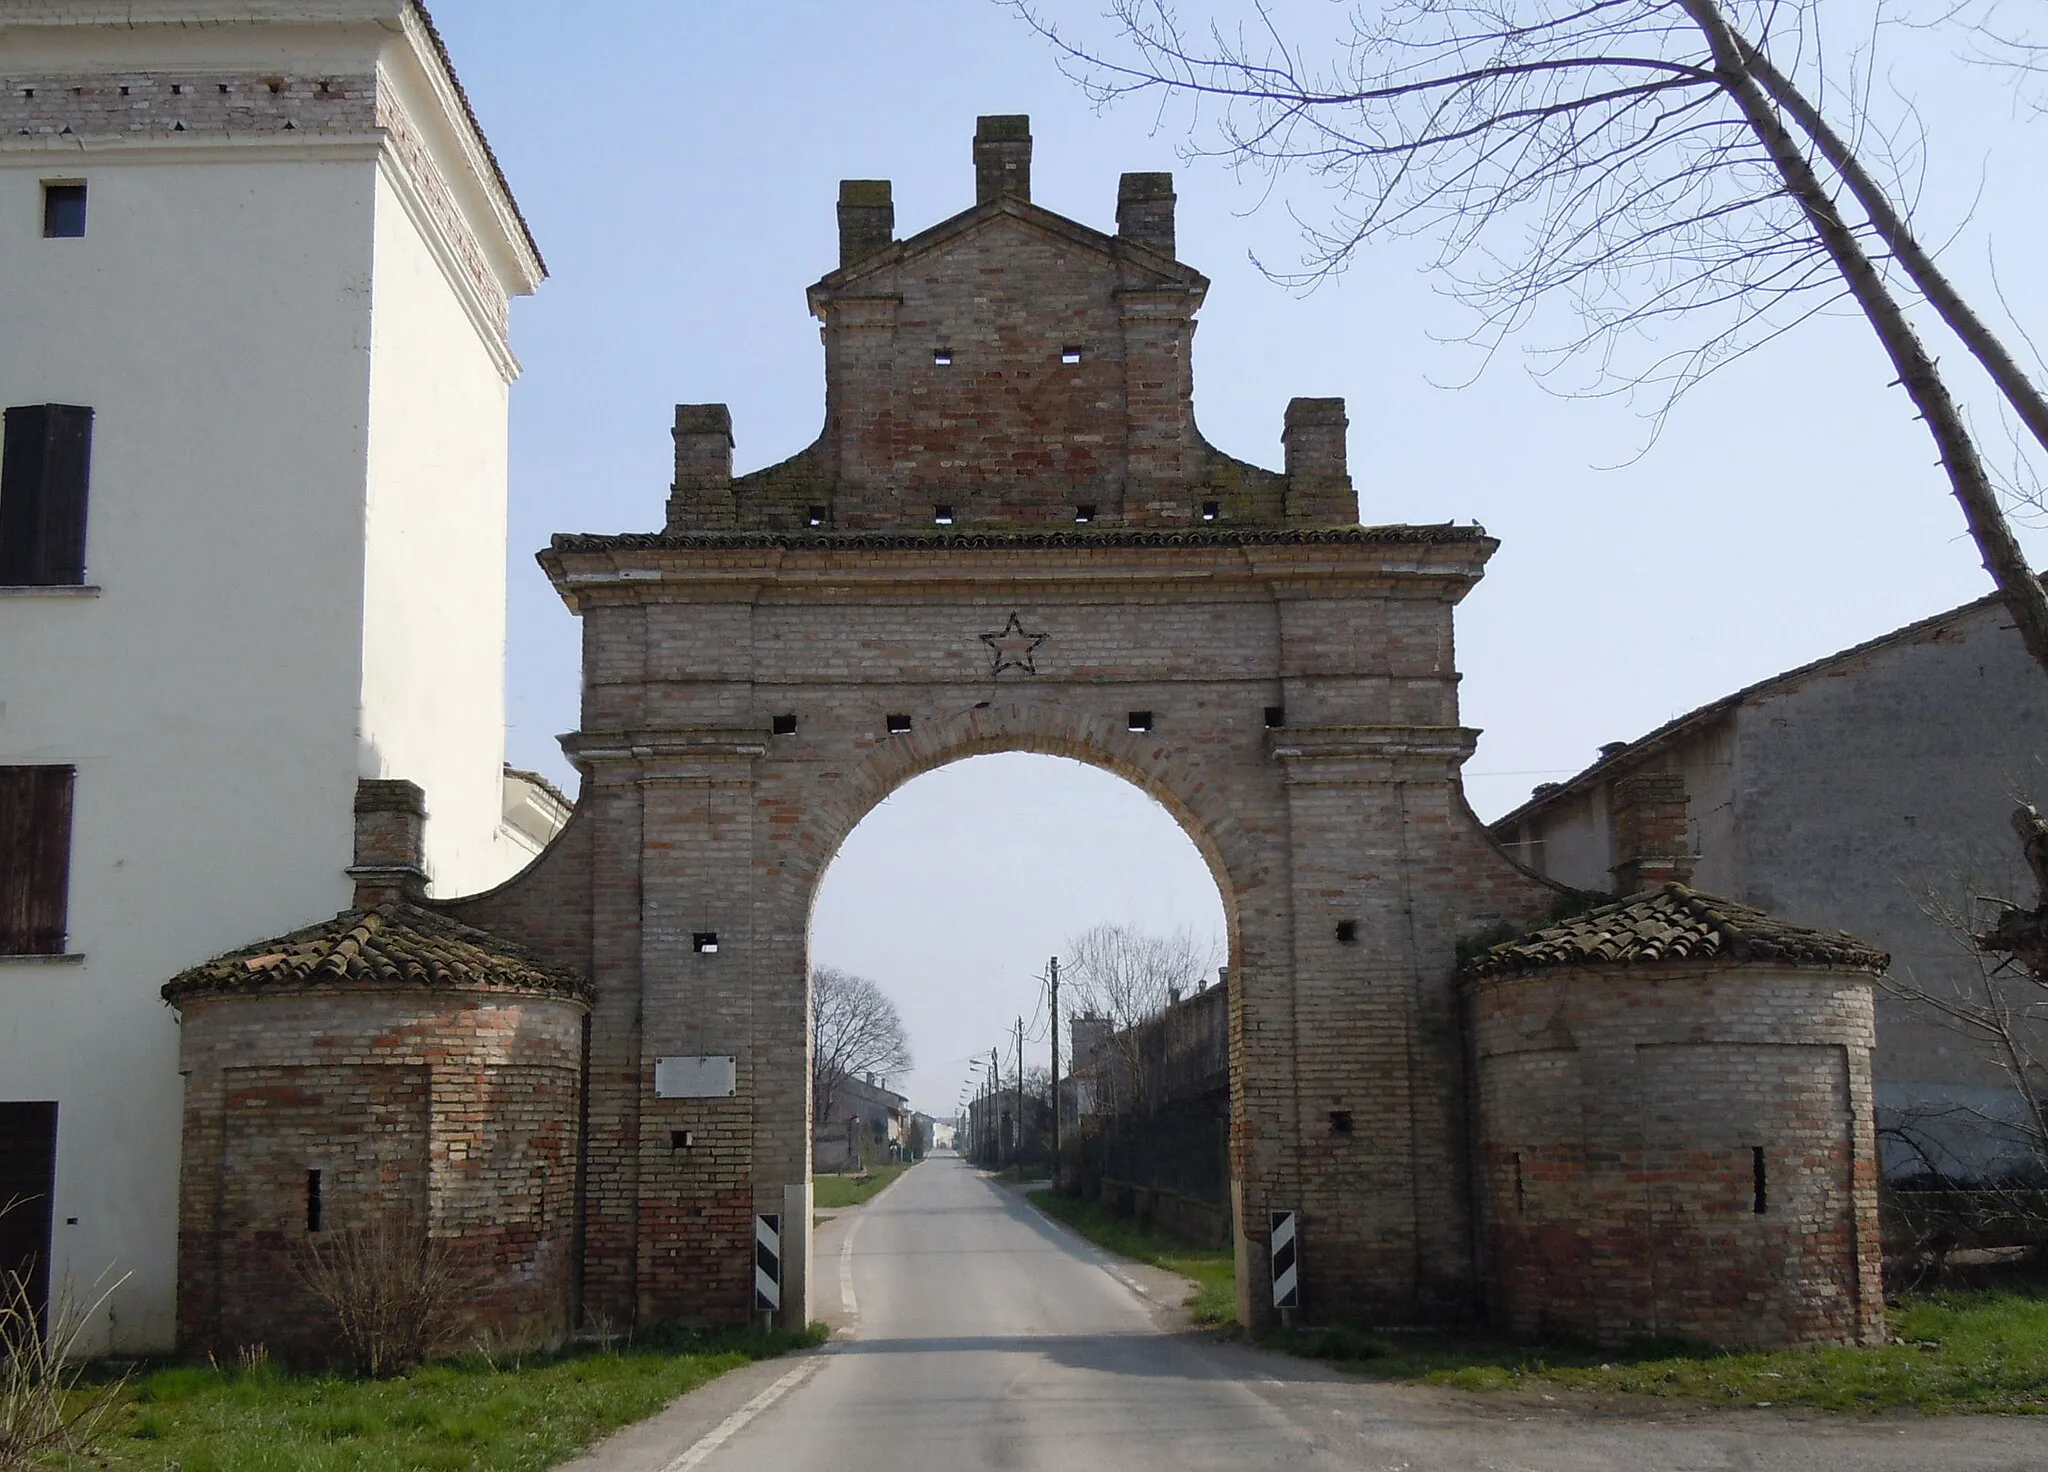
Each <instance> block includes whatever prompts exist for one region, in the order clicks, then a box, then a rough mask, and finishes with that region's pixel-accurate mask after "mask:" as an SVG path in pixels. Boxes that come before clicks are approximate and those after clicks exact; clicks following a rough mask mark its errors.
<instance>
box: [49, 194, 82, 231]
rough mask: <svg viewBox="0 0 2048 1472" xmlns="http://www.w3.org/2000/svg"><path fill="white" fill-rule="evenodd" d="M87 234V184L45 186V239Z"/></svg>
mask: <svg viewBox="0 0 2048 1472" xmlns="http://www.w3.org/2000/svg"><path fill="white" fill-rule="evenodd" d="M83 234H85V186H84V185H83V184H76V183H71V184H45V185H44V186H43V239H45V240H61V239H75V238H76V237H78V236H80V235H83Z"/></svg>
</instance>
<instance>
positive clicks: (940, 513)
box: [932, 506, 953, 526]
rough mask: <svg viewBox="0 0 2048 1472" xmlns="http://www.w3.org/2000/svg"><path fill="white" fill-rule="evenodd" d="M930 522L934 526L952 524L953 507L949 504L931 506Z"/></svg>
mask: <svg viewBox="0 0 2048 1472" xmlns="http://www.w3.org/2000/svg"><path fill="white" fill-rule="evenodd" d="M932 524H933V525H934V526H951V525H952V524H953V508H952V507H950V506H934V507H932Z"/></svg>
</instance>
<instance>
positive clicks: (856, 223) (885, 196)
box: [839, 179, 896, 266]
mask: <svg viewBox="0 0 2048 1472" xmlns="http://www.w3.org/2000/svg"><path fill="white" fill-rule="evenodd" d="M895 238H896V202H895V200H894V198H893V197H892V196H891V194H890V192H889V181H888V180H887V179H841V180H840V181H839V264H840V265H842V266H850V265H852V264H853V263H854V262H855V261H862V260H866V259H867V258H868V257H869V256H871V255H873V254H874V253H875V252H876V251H878V250H881V249H883V248H884V247H885V246H887V245H888V244H889V242H890V241H892V240H894V239H895Z"/></svg>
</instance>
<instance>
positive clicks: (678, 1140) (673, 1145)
mask: <svg viewBox="0 0 2048 1472" xmlns="http://www.w3.org/2000/svg"><path fill="white" fill-rule="evenodd" d="M694 1144H696V1138H695V1137H694V1136H693V1135H692V1134H691V1133H690V1132H689V1131H688V1130H670V1131H669V1132H668V1148H669V1149H671V1150H687V1149H689V1148H690V1147H691V1146H692V1145H694Z"/></svg>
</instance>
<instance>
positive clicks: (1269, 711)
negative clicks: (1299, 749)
mask: <svg viewBox="0 0 2048 1472" xmlns="http://www.w3.org/2000/svg"><path fill="white" fill-rule="evenodd" d="M1286 724H1287V707H1286V706H1284V705H1269V706H1267V707H1266V729H1267V730H1268V731H1277V730H1279V729H1280V728H1281V727H1282V726H1284V725H1286Z"/></svg>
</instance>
